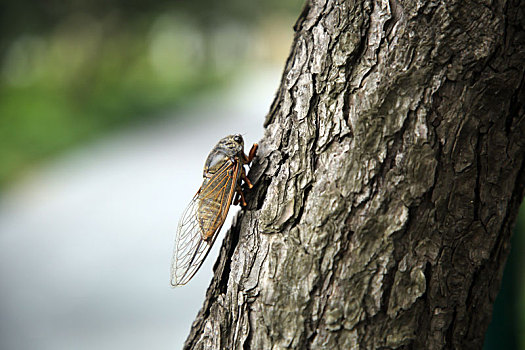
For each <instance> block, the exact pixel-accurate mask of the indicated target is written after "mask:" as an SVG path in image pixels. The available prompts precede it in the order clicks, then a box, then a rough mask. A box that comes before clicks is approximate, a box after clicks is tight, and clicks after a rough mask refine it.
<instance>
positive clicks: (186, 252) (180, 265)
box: [171, 135, 257, 287]
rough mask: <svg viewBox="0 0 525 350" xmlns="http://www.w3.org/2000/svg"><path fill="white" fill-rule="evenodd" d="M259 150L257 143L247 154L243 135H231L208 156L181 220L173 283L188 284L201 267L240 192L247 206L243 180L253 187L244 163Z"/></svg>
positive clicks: (249, 160) (248, 161) (221, 141)
mask: <svg viewBox="0 0 525 350" xmlns="http://www.w3.org/2000/svg"><path fill="white" fill-rule="evenodd" d="M256 150H257V145H256V144H254V145H253V147H252V149H251V150H250V154H249V156H246V155H245V154H244V141H243V139H242V136H241V135H230V136H227V137H225V138H223V139H221V140H220V141H219V143H218V144H217V145H216V146H215V147H214V148H213V150H212V151H211V152H210V154H209V155H208V158H207V159H206V163H205V166H204V174H203V176H204V180H203V183H202V186H201V188H200V189H199V191H198V192H197V194H196V195H195V196H194V197H193V199H192V200H191V202H190V204H189V205H188V207H187V208H186V210H185V211H184V213H183V215H182V217H181V219H180V221H179V226H178V229H177V237H176V240H175V249H174V252H173V262H172V267H171V285H172V286H174V287H175V286H179V285H184V284H186V283H187V282H188V281H189V280H190V279H191V278H192V277H193V275H194V274H195V273H196V272H197V270H198V269H199V268H200V266H201V265H202V263H203V262H204V259H205V258H206V256H207V255H208V252H209V250H210V248H211V246H212V245H213V243H214V242H215V239H216V238H217V233H218V231H219V230H220V228H221V227H222V225H223V224H224V220H225V219H226V216H227V215H228V210H229V208H230V205H231V203H232V200H233V197H234V195H235V192H236V191H237V193H238V196H239V198H240V200H241V204H242V205H246V202H245V201H244V195H243V193H242V191H241V190H240V182H241V179H243V180H245V182H246V183H247V185H248V187H251V183H250V181H249V180H248V178H247V177H246V174H245V172H244V164H249V163H250V162H251V160H252V159H253V157H254V156H255V152H256Z"/></svg>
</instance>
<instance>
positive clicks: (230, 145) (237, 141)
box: [215, 134, 244, 157]
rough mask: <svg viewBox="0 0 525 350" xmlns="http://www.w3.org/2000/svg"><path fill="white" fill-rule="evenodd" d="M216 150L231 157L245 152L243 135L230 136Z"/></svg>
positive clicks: (218, 144)
mask: <svg viewBox="0 0 525 350" xmlns="http://www.w3.org/2000/svg"><path fill="white" fill-rule="evenodd" d="M215 148H217V149H219V150H221V151H222V152H224V153H225V154H226V155H228V156H229V157H234V156H236V155H238V154H240V153H242V152H244V140H243V138H242V135H240V134H235V135H228V136H226V137H224V138H223V139H221V140H220V141H219V143H217V146H215Z"/></svg>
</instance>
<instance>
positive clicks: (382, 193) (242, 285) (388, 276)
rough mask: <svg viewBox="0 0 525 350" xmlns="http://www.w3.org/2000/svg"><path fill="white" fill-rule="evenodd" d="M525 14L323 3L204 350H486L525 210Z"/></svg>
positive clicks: (209, 304)
mask: <svg viewBox="0 0 525 350" xmlns="http://www.w3.org/2000/svg"><path fill="white" fill-rule="evenodd" d="M524 9H525V0H513V1H510V0H508V1H506V0H496V1H490V0H485V1H469V0H448V1H434V0H389V1H387V0H355V1H351V0H348V1H332V0H327V1H322V0H314V1H312V2H309V3H308V4H307V5H306V6H305V8H304V10H303V12H302V14H301V15H300V17H299V19H298V21H297V23H296V25H295V30H296V36H295V40H294V43H293V47H292V51H291V54H290V57H289V58H288V61H287V64H286V67H285V71H284V73H283V78H282V81H281V84H280V87H279V90H278V93H277V95H276V97H275V101H274V103H273V105H272V107H271V110H270V112H269V114H268V116H267V119H266V123H265V127H266V131H265V136H264V139H263V140H262V141H261V143H260V148H259V152H258V155H257V157H256V159H255V162H254V164H253V167H252V169H251V171H250V174H249V177H250V178H251V179H252V182H254V184H255V187H254V189H253V190H252V191H251V192H250V193H249V194H248V196H247V201H248V202H249V204H248V208H247V209H245V210H243V211H242V212H241V213H240V215H239V216H238V217H237V218H236V220H235V222H234V225H233V227H232V228H231V230H230V231H229V233H228V234H227V235H226V238H225V240H224V242H223V245H222V248H221V253H220V257H219V259H218V261H217V263H216V265H215V276H214V278H213V281H212V283H211V285H210V287H209V289H208V292H207V297H206V301H205V302H204V306H203V308H202V310H201V311H200V313H199V314H198V316H197V319H196V320H195V322H194V324H193V327H192V330H191V334H190V336H189V338H188V339H187V341H186V344H185V348H187V349H281V348H295V349H354V348H355V349H358V348H359V349H377V348H413V349H452V348H455V349H471V348H472V349H481V347H482V344H483V338H484V333H485V330H486V328H487V326H488V324H489V321H490V318H491V313H492V303H493V302H494V299H495V297H496V294H497V292H498V288H499V284H500V280H501V275H502V271H503V267H504V263H505V260H506V257H507V254H508V252H509V249H510V246H509V239H510V235H511V229H512V226H513V223H514V221H515V218H516V214H517V210H518V207H519V204H520V203H521V200H522V198H523V194H524V184H525V171H524V168H525V166H524V164H525V162H524V157H525V137H524V136H525V118H524V115H525V112H524V111H525V85H524V75H525V73H524V62H525V31H524V27H525V20H524V16H523V11H524Z"/></svg>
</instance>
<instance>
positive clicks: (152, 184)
mask: <svg viewBox="0 0 525 350" xmlns="http://www.w3.org/2000/svg"><path fill="white" fill-rule="evenodd" d="M279 75H280V72H279V71H276V70H273V69H265V70H262V71H259V72H256V73H253V72H252V73H249V74H245V75H244V78H243V79H242V80H240V81H236V82H235V83H233V84H232V85H231V86H230V87H229V88H228V89H227V91H226V92H223V93H220V94H218V95H213V96H207V97H203V98H202V99H200V100H199V101H198V102H197V103H195V105H194V106H193V107H192V108H187V109H186V110H183V111H177V112H174V113H172V114H175V113H176V114H177V116H176V118H168V117H170V115H169V114H167V115H166V117H167V118H163V119H161V120H159V119H158V118H157V119H155V122H154V123H153V122H152V124H150V125H140V126H137V127H134V128H132V129H128V130H125V131H121V132H119V133H118V134H112V135H108V137H107V138H106V139H104V140H100V141H99V142H97V143H95V144H91V145H88V146H86V147H85V148H82V149H78V150H75V151H72V152H70V153H69V154H67V155H65V156H63V157H62V158H60V159H58V160H56V161H54V162H52V163H51V164H46V165H45V166H43V167H42V168H39V169H37V170H36V171H35V172H34V173H33V174H32V175H31V176H29V177H27V178H26V179H24V180H23V181H21V182H19V183H18V184H17V186H16V187H13V188H10V189H8V190H7V191H6V192H4V193H3V194H2V197H1V198H0V278H1V284H0V348H1V349H17V350H22V349H39V350H60V349H68V350H69V349H112V350H113V349H146V348H148V349H179V348H181V347H182V344H183V342H184V340H185V338H186V336H187V334H188V333H189V329H190V327H191V323H192V321H193V319H194V317H195V315H196V314H197V311H198V310H199V308H200V307H201V305H202V302H203V300H204V294H205V291H206V288H207V286H208V284H209V282H210V280H211V269H212V266H213V263H214V262H215V260H216V257H217V252H218V248H219V247H220V245H221V241H222V237H223V236H224V232H225V231H226V229H227V228H228V227H229V222H227V223H226V224H225V225H224V228H223V232H221V236H220V237H219V239H218V241H217V242H216V243H215V247H214V249H213V250H212V252H211V253H210V256H209V257H208V259H207V261H206V263H205V264H204V265H203V266H202V268H201V270H200V271H199V273H198V274H197V275H196V276H195V277H194V279H193V280H192V281H191V282H190V283H189V284H188V285H187V286H185V287H182V288H176V289H172V288H170V286H169V268H170V263H171V252H172V249H173V243H174V237H175V229H176V226H177V222H178V219H179V216H180V215H181V213H182V211H183V209H184V207H185V206H186V205H187V204H188V202H189V200H190V199H191V198H192V196H193V195H194V194H195V191H196V190H197V189H198V187H199V185H200V182H201V179H202V167H203V164H204V160H205V158H206V156H207V154H208V152H209V151H210V150H211V148H212V147H213V146H214V145H215V143H216V142H217V141H218V140H219V139H220V138H221V137H223V136H225V135H228V134H231V133H243V134H244V139H245V143H246V145H247V147H249V146H248V145H251V144H252V143H253V142H256V141H258V140H259V139H260V138H261V136H262V133H263V126H262V124H263V121H264V116H265V115H266V113H267V112H268V109H269V106H270V104H271V100H272V98H273V95H274V93H275V91H276V89H277V86H278V82H279V78H280V77H279ZM232 209H233V208H232ZM232 211H235V210H232ZM231 216H232V213H230V215H229V217H230V219H231ZM230 219H229V220H230Z"/></svg>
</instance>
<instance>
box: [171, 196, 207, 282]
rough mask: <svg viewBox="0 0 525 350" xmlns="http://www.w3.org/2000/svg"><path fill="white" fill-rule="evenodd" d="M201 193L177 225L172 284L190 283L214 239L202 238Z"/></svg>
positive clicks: (187, 208)
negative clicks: (200, 225)
mask: <svg viewBox="0 0 525 350" xmlns="http://www.w3.org/2000/svg"><path fill="white" fill-rule="evenodd" d="M198 209H199V195H198V194H197V195H195V197H193V199H192V200H191V202H190V204H189V205H188V207H186V210H184V213H183V214H182V217H181V219H180V221H179V226H178V227H177V236H176V238H175V249H174V251H173V261H172V265H171V285H172V286H174V287H176V286H180V285H184V284H186V283H188V281H189V280H190V279H191V278H192V277H193V275H194V274H195V273H196V272H197V270H198V269H199V267H200V266H201V265H202V262H203V261H204V258H206V255H207V254H208V252H209V250H210V248H211V246H212V244H213V241H212V240H210V241H205V240H203V239H202V233H201V229H200V227H199V223H198V221H197V215H198Z"/></svg>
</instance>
